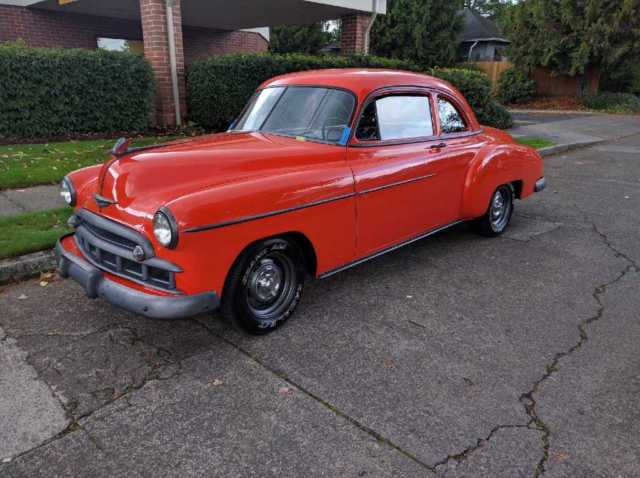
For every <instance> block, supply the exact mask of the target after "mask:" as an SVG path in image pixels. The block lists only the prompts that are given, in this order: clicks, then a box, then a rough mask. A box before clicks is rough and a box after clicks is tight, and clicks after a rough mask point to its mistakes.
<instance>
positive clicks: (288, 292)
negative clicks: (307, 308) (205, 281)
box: [222, 238, 305, 335]
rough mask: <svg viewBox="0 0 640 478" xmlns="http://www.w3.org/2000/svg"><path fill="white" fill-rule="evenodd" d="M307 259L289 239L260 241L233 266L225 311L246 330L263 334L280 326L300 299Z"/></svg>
mask: <svg viewBox="0 0 640 478" xmlns="http://www.w3.org/2000/svg"><path fill="white" fill-rule="evenodd" d="M304 276H305V273H304V261H303V256H302V253H301V251H300V249H299V248H298V246H297V245H296V244H294V243H292V242H290V241H288V240H286V239H280V238H274V239H267V240H264V241H261V242H259V243H257V244H255V245H254V246H252V247H250V248H249V249H247V250H246V251H245V252H244V253H243V254H242V255H241V256H240V258H239V259H238V260H237V261H236V264H235V265H234V266H233V268H232V270H231V273H230V274H229V278H228V279H227V283H226V285H225V292H224V296H223V298H222V314H223V316H224V317H226V318H227V319H229V320H230V321H231V323H232V324H233V325H234V326H235V327H236V328H238V329H240V330H241V331H243V332H247V333H249V334H253V335H264V334H267V333H269V332H271V331H273V330H275V329H276V328H278V327H280V326H281V325H282V324H283V323H284V322H286V321H287V319H288V318H289V317H290V316H291V314H293V311H294V310H295V308H296V307H297V305H298V303H299V302H300V298H301V296H302V289H303V284H304Z"/></svg>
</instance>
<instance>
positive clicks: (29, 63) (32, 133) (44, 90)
mask: <svg viewBox="0 0 640 478" xmlns="http://www.w3.org/2000/svg"><path fill="white" fill-rule="evenodd" d="M153 94H154V88H153V73H152V71H151V68H150V66H149V65H148V64H147V63H146V61H145V60H144V58H143V57H142V56H141V55H134V54H131V53H120V52H108V51H102V50H96V51H92V50H80V49H51V48H27V47H26V46H24V45H22V44H18V43H10V44H0V136H3V137H10V138H12V137H19V138H43V137H51V136H60V135H68V134H74V133H94V132H99V133H103V132H115V131H141V130H144V129H146V128H148V127H149V123H150V119H151V113H152V108H153V104H154V102H153Z"/></svg>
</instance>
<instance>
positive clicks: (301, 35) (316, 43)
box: [269, 23, 332, 54]
mask: <svg viewBox="0 0 640 478" xmlns="http://www.w3.org/2000/svg"><path fill="white" fill-rule="evenodd" d="M331 41H332V36H331V33H330V32H328V31H327V28H326V26H325V24H324V23H314V24H313V25H283V26H278V27H273V28H272V29H271V33H270V40H269V50H271V51H272V52H274V53H294V52H295V53H309V54H315V53H318V52H319V51H320V49H321V48H322V47H324V46H326V45H327V44H329V43H330V42H331Z"/></svg>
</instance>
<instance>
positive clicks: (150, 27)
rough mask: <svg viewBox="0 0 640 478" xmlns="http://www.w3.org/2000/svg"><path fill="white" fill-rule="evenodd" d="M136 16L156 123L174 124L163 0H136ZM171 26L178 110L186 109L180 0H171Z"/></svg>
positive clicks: (183, 111)
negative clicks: (152, 90)
mask: <svg viewBox="0 0 640 478" xmlns="http://www.w3.org/2000/svg"><path fill="white" fill-rule="evenodd" d="M140 17H141V19H142V35H143V39H144V56H145V57H146V58H147V60H148V61H149V63H150V64H151V68H153V72H154V74H155V81H156V123H157V124H158V125H159V126H175V124H176V111H175V107H174V98H173V84H172V81H171V66H170V62H169V38H168V35H167V7H166V0H140ZM173 28H174V35H175V42H176V66H177V70H178V90H179V92H180V114H181V116H182V117H183V118H184V117H185V115H186V111H187V105H186V101H185V99H186V88H185V81H184V49H183V43H182V14H181V9H180V0H173Z"/></svg>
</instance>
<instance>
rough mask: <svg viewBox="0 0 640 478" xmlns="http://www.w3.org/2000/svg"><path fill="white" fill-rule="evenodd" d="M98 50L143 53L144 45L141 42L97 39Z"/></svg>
mask: <svg viewBox="0 0 640 478" xmlns="http://www.w3.org/2000/svg"><path fill="white" fill-rule="evenodd" d="M98 48H99V49H101V50H109V51H128V52H131V53H144V43H143V42H142V41H141V40H125V39H123V38H105V37H98Z"/></svg>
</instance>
